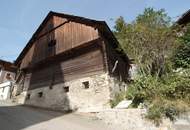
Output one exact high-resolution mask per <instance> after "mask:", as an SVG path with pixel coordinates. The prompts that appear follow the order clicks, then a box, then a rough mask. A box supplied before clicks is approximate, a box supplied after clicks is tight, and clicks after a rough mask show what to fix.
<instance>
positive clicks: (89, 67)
mask: <svg viewBox="0 0 190 130" xmlns="http://www.w3.org/2000/svg"><path fill="white" fill-rule="evenodd" d="M103 61H104V60H103V56H102V51H101V48H93V49H92V50H89V51H87V52H85V53H84V54H81V55H79V56H76V57H72V58H70V59H68V60H66V61H60V62H58V63H55V64H52V65H47V66H46V67H44V68H42V69H40V70H37V71H34V72H32V73H31V74H28V75H30V78H26V79H27V80H30V85H29V86H30V88H29V89H30V90H31V89H35V88H39V87H45V86H50V85H52V84H57V83H60V82H65V81H70V80H73V79H77V78H82V77H86V76H91V75H94V74H98V73H102V72H104V63H103ZM25 82H26V83H27V84H28V82H29V81H25Z"/></svg>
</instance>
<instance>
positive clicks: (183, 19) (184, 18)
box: [176, 9, 190, 24]
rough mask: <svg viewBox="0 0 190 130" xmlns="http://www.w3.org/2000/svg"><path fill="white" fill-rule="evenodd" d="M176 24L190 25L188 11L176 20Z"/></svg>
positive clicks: (189, 11) (189, 12)
mask: <svg viewBox="0 0 190 130" xmlns="http://www.w3.org/2000/svg"><path fill="white" fill-rule="evenodd" d="M176 23H178V24H187V23H190V9H189V10H188V11H186V12H185V13H184V14H183V15H182V16H181V17H180V18H179V19H178V20H177V22H176Z"/></svg>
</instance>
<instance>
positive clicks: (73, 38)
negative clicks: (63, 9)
mask: <svg viewBox="0 0 190 130" xmlns="http://www.w3.org/2000/svg"><path fill="white" fill-rule="evenodd" d="M66 21H68V20H67V19H64V18H60V17H57V16H54V17H52V18H51V19H50V20H49V21H48V22H47V23H46V25H45V26H44V28H43V29H42V31H41V32H40V33H39V34H38V36H37V37H39V36H41V35H43V34H44V33H46V32H48V31H49V30H51V29H52V28H53V27H57V26H59V25H60V24H63V23H65V22H66ZM98 37H99V34H98V30H97V29H95V28H93V27H91V26H87V25H85V24H81V23H76V22H72V21H69V22H66V23H65V24H64V25H63V26H60V27H58V28H57V29H56V30H54V31H52V32H51V33H49V34H47V35H45V36H43V37H41V38H39V39H37V40H36V41H35V43H34V44H33V46H32V47H31V48H30V50H29V51H28V52H27V54H26V55H25V57H24V58H23V60H22V63H21V67H20V68H21V69H22V68H26V67H27V66H28V65H32V64H35V63H37V62H39V61H41V60H44V59H46V58H47V57H48V56H49V55H48V52H47V50H48V43H49V42H50V41H51V40H53V39H55V40H56V47H55V54H60V53H62V52H64V51H66V50H69V49H71V48H74V47H77V46H79V45H81V44H83V43H85V42H88V41H91V40H94V39H97V38H98Z"/></svg>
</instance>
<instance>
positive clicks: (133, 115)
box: [96, 109, 190, 130]
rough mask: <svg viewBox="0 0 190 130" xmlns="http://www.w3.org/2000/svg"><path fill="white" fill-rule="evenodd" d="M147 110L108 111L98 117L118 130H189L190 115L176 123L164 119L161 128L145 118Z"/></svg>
mask: <svg viewBox="0 0 190 130" xmlns="http://www.w3.org/2000/svg"><path fill="white" fill-rule="evenodd" d="M145 114H146V110H145V109H107V110H102V111H99V112H97V113H96V116H97V117H98V118H99V119H101V120H103V121H104V122H105V123H106V124H108V125H110V126H111V127H112V128H115V129H116V130H189V129H190V114H185V115H181V116H180V117H179V118H178V119H177V120H176V121H175V122H171V121H170V120H169V119H163V121H162V124H160V126H156V125H155V124H154V123H153V122H152V121H150V120H147V119H146V118H145Z"/></svg>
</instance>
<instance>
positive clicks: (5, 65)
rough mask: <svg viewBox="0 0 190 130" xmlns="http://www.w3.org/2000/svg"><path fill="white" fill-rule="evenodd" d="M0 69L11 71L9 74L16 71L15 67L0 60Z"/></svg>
mask: <svg viewBox="0 0 190 130" xmlns="http://www.w3.org/2000/svg"><path fill="white" fill-rule="evenodd" d="M0 67H3V68H4V69H5V70H8V71H11V72H15V71H16V66H15V65H14V64H13V63H11V62H9V61H5V60H1V59H0Z"/></svg>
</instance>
